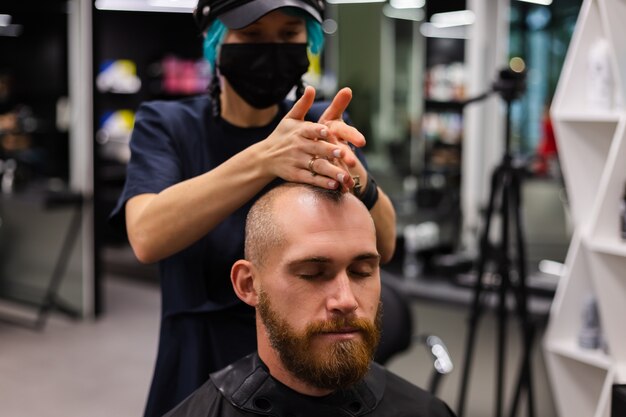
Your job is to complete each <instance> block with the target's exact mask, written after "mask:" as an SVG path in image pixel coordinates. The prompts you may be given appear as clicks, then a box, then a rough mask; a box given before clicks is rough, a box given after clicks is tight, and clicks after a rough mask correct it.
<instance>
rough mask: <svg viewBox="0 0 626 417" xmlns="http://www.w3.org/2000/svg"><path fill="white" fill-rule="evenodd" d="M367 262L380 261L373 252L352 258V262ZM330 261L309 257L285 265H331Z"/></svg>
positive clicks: (327, 258)
mask: <svg viewBox="0 0 626 417" xmlns="http://www.w3.org/2000/svg"><path fill="white" fill-rule="evenodd" d="M369 260H374V261H380V254H378V253H375V252H367V253H362V254H360V255H357V256H355V257H354V258H352V261H353V262H359V261H369ZM332 261H333V260H332V259H331V258H329V257H326V256H311V257H307V258H300V259H294V260H293V261H289V262H288V263H287V265H288V266H296V265H302V264H329V263H332Z"/></svg>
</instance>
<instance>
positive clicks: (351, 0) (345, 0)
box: [326, 0, 386, 4]
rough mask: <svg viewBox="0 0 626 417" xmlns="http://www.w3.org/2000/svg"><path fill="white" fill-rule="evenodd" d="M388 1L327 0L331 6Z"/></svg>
mask: <svg viewBox="0 0 626 417" xmlns="http://www.w3.org/2000/svg"><path fill="white" fill-rule="evenodd" d="M384 1H386V0H326V2H327V3H330V4H358V3H382V2H384Z"/></svg>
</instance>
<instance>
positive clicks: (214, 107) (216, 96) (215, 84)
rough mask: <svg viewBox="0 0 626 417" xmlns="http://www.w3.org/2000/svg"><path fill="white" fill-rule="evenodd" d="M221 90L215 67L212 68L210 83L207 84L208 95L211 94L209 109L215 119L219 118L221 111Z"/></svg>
mask: <svg viewBox="0 0 626 417" xmlns="http://www.w3.org/2000/svg"><path fill="white" fill-rule="evenodd" d="M221 92H222V89H221V88H220V77H218V75H217V68H215V69H214V70H213V77H211V84H210V85H209V95H210V96H211V111H212V114H213V117H214V118H215V119H216V120H219V118H220V116H221V113H222V108H221V107H222V106H221V103H220V94H221Z"/></svg>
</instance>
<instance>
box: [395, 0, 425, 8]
mask: <svg viewBox="0 0 626 417" xmlns="http://www.w3.org/2000/svg"><path fill="white" fill-rule="evenodd" d="M389 4H390V5H391V7H393V8H394V9H421V8H422V7H424V6H425V5H426V0H389Z"/></svg>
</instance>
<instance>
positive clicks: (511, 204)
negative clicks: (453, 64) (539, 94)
mask: <svg viewBox="0 0 626 417" xmlns="http://www.w3.org/2000/svg"><path fill="white" fill-rule="evenodd" d="M524 88H525V78H524V73H523V72H522V73H516V72H515V71H512V70H509V69H507V70H503V71H501V72H500V80H499V81H497V82H496V83H494V87H493V91H495V92H499V93H500V94H501V95H502V98H503V99H504V100H505V102H506V115H507V117H506V138H505V139H506V146H505V152H504V156H503V158H502V162H501V163H500V164H499V165H498V166H497V167H496V169H495V170H494V172H493V174H492V177H491V189H490V194H489V203H488V206H487V212H486V213H485V224H484V230H483V233H482V235H481V239H480V254H479V257H478V261H477V265H476V269H477V275H476V282H475V284H474V294H473V301H472V310H471V314H470V317H469V329H468V334H467V344H466V351H465V360H464V367H463V374H462V380H461V391H460V395H459V403H458V407H457V414H458V416H459V417H463V413H464V411H465V410H464V407H465V400H466V394H467V384H468V381H469V374H470V367H471V360H472V356H473V351H474V345H475V341H476V331H477V326H478V322H479V319H480V317H481V315H482V313H483V308H484V306H483V300H482V296H483V295H484V294H483V293H484V291H485V289H486V288H485V284H484V282H483V274H484V272H485V269H486V265H487V262H488V261H492V262H493V263H494V264H495V266H496V271H497V274H498V275H499V277H500V282H499V284H498V286H497V296H498V307H497V320H498V328H497V331H498V332H497V358H496V359H497V362H496V386H495V391H496V393H495V394H496V398H495V415H496V417H501V416H502V408H503V388H504V385H505V384H504V382H505V381H504V366H505V352H506V330H507V320H508V308H507V299H508V295H509V293H511V294H512V295H513V299H514V302H515V313H516V314H517V316H518V318H519V320H520V324H521V329H522V335H523V340H524V346H523V353H522V361H521V367H520V373H519V376H518V381H517V387H516V391H515V395H514V398H513V403H512V407H511V412H510V415H511V417H513V416H514V415H515V413H516V411H517V406H518V405H519V399H520V396H521V394H522V390H524V389H525V390H526V392H527V399H528V415H529V416H531V417H532V416H534V404H533V395H532V386H531V380H532V378H531V366H530V365H531V361H530V356H531V351H532V345H533V337H534V326H533V325H532V324H531V322H530V320H529V317H528V308H527V303H528V294H527V287H526V254H525V245H524V243H525V242H524V236H523V228H522V218H521V210H520V207H521V182H522V177H523V175H524V172H523V169H522V168H521V167H517V166H515V165H514V163H513V158H512V156H511V151H510V145H511V144H510V140H511V139H510V137H511V103H512V101H513V100H514V99H515V98H517V97H518V96H520V95H521V93H522V91H523V89H524ZM487 95H488V94H483V95H482V96H480V98H483V97H486V96H487ZM471 101H476V100H475V99H472V100H471ZM496 203H499V213H500V217H501V219H500V221H501V230H500V241H499V242H498V243H496V244H494V243H492V242H491V241H490V239H489V236H490V231H491V225H492V220H493V217H494V215H495V214H496V212H495V209H496ZM511 228H512V229H513V230H511ZM511 232H512V233H511ZM512 249H514V250H515V252H516V253H517V256H516V257H515V258H514V259H513V256H512Z"/></svg>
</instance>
